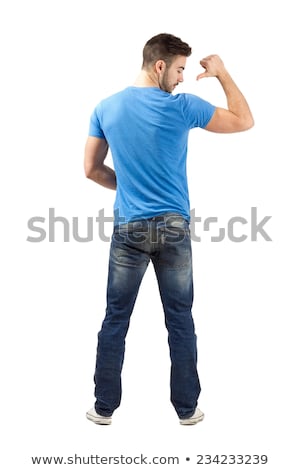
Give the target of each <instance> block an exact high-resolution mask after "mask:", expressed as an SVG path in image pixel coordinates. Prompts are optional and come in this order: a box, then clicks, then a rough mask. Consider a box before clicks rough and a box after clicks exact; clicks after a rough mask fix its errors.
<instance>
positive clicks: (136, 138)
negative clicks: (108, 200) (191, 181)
mask: <svg viewBox="0 0 300 470" xmlns="http://www.w3.org/2000/svg"><path fill="white" fill-rule="evenodd" d="M214 110H215V106H213V105H212V104H210V103H208V102H207V101H205V100H203V99H201V98H199V97H198V96H195V95H192V94H187V93H180V94H177V95H172V94H171V93H168V92H165V91H162V90H161V89H160V88H155V87H145V88H143V87H135V86H131V87H128V88H126V89H125V90H123V91H120V92H119V93H116V94H114V95H112V96H110V97H108V98H106V99H104V100H102V101H101V102H100V103H99V104H98V105H97V106H96V108H95V110H94V112H93V114H92V116H91V121H90V129H89V135H90V136H94V137H98V138H101V139H106V140H107V142H108V144H109V147H110V150H111V154H112V158H113V164H114V169H115V172H116V178H117V192H116V199H115V204H114V212H115V223H126V222H129V221H132V220H139V219H145V218H151V217H154V216H156V215H161V214H164V213H166V212H176V213H179V214H181V215H182V216H183V217H185V218H186V219H188V220H189V217H190V204H189V193H188V184H187V176H186V158H187V143H188V134H189V130H190V129H192V128H194V127H202V128H203V127H205V126H206V125H207V124H208V122H209V121H210V119H211V117H212V115H213V113H214Z"/></svg>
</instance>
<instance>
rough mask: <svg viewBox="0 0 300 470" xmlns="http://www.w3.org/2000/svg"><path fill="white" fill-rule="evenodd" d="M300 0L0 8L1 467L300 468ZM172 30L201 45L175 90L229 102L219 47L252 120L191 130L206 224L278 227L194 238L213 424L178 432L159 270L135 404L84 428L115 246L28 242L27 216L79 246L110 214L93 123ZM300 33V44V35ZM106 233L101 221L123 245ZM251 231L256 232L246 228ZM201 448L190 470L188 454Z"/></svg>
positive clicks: (129, 366)
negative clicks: (92, 156) (151, 46)
mask: <svg viewBox="0 0 300 470" xmlns="http://www.w3.org/2000/svg"><path fill="white" fill-rule="evenodd" d="M297 16H298V15H297V13H296V2H293V1H291V0H287V1H285V2H279V1H264V2H261V1H253V0H252V1H247V0H245V1H239V0H226V1H224V0H212V1H205V2H204V1H192V0H186V1H185V2H182V1H177V0H175V1H173V2H163V1H156V0H153V1H152V2H151V3H150V2H149V3H146V2H137V1H133V0H130V1H120V0H119V1H116V0H112V1H109V2H108V1H107V2H103V1H100V0H85V1H78V0H72V1H69V0H59V1H58V0H51V1H49V0H48V1H46V0H39V1H37V0H36V1H34V0H31V1H16V0H10V1H6V2H5V1H4V2H3V1H2V2H1V7H0V35H1V37H0V44H1V90H0V92H1V109H0V112H1V127H0V130H1V163H0V164H1V172H0V178H1V204H2V206H1V292H2V293H1V304H2V305H1V333H0V334H1V338H0V340H1V341H0V347H1V356H0V357H1V371H2V372H1V374H2V375H1V400H0V407H1V414H0V416H1V420H0V422H1V428H3V430H2V433H1V434H2V442H1V448H2V450H1V457H0V459H2V462H1V467H3V468H5V469H15V468H27V467H31V461H30V457H31V456H64V457H65V458H67V457H68V456H74V454H78V455H80V456H85V457H88V456H90V455H99V456H110V455H111V456H119V455H121V454H123V455H127V456H135V455H139V454H140V453H144V455H148V456H149V457H152V456H178V457H180V459H181V467H182V468H191V467H194V466H195V465H196V462H197V458H196V456H197V455H198V454H267V455H268V456H269V464H268V465H267V468H269V469H270V470H277V469H282V468H291V469H292V468H296V467H297V458H298V456H297V446H298V443H299V439H298V438H299V436H297V429H298V423H299V391H300V390H299V343H298V341H299V340H298V332H299V329H298V326H297V317H298V316H299V298H298V297H299V280H298V279H299V241H298V234H299V222H298V218H299V216H298V214H299V210H298V204H299V190H298V179H299V177H298V174H299V172H298V166H297V160H298V158H299V145H298V138H297V137H298V134H299V130H298V122H299V119H298V107H299V91H298V90H299V85H298V81H299V64H298V55H299V54H298V50H297V48H298V41H299V33H297V28H298V21H297ZM160 32H169V33H172V34H175V35H177V36H180V37H181V38H182V39H183V40H184V41H186V42H188V43H189V44H190V45H191V46H192V48H193V54H192V56H191V57H190V58H189V59H188V66H187V69H186V73H185V82H184V84H182V85H181V86H180V88H179V89H178V91H187V92H192V93H195V94H199V95H200V96H202V97H203V98H205V99H207V100H209V101H211V102H212V103H214V104H216V105H221V106H224V105H225V104H226V102H225V98H224V95H223V93H222V90H221V88H220V85H219V84H218V82H217V80H215V79H206V80H202V81H200V82H196V81H195V77H196V75H197V74H198V73H199V71H200V70H201V68H200V66H199V65H198V62H199V60H200V59H201V58H202V57H204V56H205V55H208V54H211V53H218V54H219V55H220V56H221V57H222V59H223V60H224V62H225V64H226V66H227V68H228V70H229V71H230V72H231V74H232V76H233V78H234V79H235V81H236V82H237V84H238V85H239V86H240V88H241V89H242V91H243V92H244V94H245V96H246V97H247V99H248V101H249V104H250V106H251V109H252V111H253V114H254V118H255V122H256V125H255V127H254V128H253V129H252V130H250V131H249V132H246V133H242V134H238V135H230V136H229V135H227V136H221V135H215V134H209V133H206V132H204V131H201V130H195V131H192V133H191V136H190V148H189V150H190V152H189V160H188V172H189V181H190V196H191V207H192V208H195V210H196V215H197V216H199V217H203V218H205V217H209V216H216V217H218V218H219V221H220V224H219V226H226V223H227V221H228V220H229V218H230V217H233V216H241V217H245V218H246V219H247V220H249V223H250V210H251V207H257V208H258V219H259V220H260V219H262V218H263V217H264V216H266V215H271V216H272V219H271V220H270V221H269V222H268V223H267V225H266V226H265V229H266V231H267V232H268V233H269V235H270V236H271V237H272V239H273V241H272V242H266V241H265V240H264V239H263V238H262V237H260V236H258V241H257V242H251V240H250V237H249V236H248V239H247V240H246V241H245V242H243V243H232V242H231V241H229V240H228V239H226V240H224V241H223V242H220V243H212V242H211V241H210V236H211V235H216V234H217V229H213V230H215V232H214V233H211V234H209V233H207V232H205V233H204V232H203V230H202V228H201V227H202V225H201V223H197V224H196V231H197V234H198V235H202V242H201V243H197V242H195V243H194V244H193V248H194V271H195V288H196V289H195V303H194V310H193V312H194V319H195V323H196V328H197V335H198V346H199V373H200V378H201V383H202V389H203V391H202V394H201V398H200V401H199V405H200V407H201V408H202V409H203V410H204V412H205V414H206V418H205V420H204V421H203V423H201V424H198V425H197V426H195V427H183V426H180V425H179V423H178V419H177V416H176V415H175V412H174V410H173V408H172V406H171V404H170V402H169V357H168V348H167V335H166V331H165V328H164V322H163V312H162V308H161V305H160V299H159V296H158V291H157V287H156V283H155V280H154V274H153V270H152V268H149V270H148V272H147V274H146V276H145V278H144V282H143V284H142V288H141V291H140V294H139V297H138V300H137V304H136V308H135V310H134V314H133V317H132V322H131V328H130V332H129V334H128V340H127V353H126V359H125V365H124V373H123V389H124V393H123V400H122V404H121V407H120V408H119V409H118V410H117V411H116V412H115V415H114V421H113V425H112V426H110V427H99V426H95V425H93V423H91V422H89V421H87V420H86V418H85V412H86V411H87V409H89V408H90V407H91V406H92V405H93V402H94V398H93V372H94V363H95V351H96V340H97V332H98V330H99V328H100V325H101V322H102V319H103V316H104V309H105V287H106V275H107V261H108V250H109V243H105V242H100V240H99V239H98V237H97V233H95V236H94V240H93V242H90V243H78V242H76V241H74V240H73V239H72V238H71V240H70V241H69V242H65V243H64V242H63V232H62V225H61V224H60V225H59V224H57V231H56V236H57V238H56V240H55V242H52V243H51V242H49V240H48V239H46V240H44V241H43V242H41V243H30V242H28V241H27V240H26V239H27V237H28V236H29V235H31V236H33V235H35V236H36V235H37V234H33V233H32V232H30V230H29V229H28V227H27V221H28V220H29V219H30V218H31V217H34V216H40V217H45V219H46V220H45V224H44V228H45V230H48V228H47V220H48V211H49V208H50V207H53V208H55V212H56V215H60V216H64V217H65V218H67V219H68V220H69V222H70V224H71V223H72V217H78V218H79V223H80V227H81V232H80V233H81V235H82V236H84V233H85V231H86V221H87V217H93V218H94V219H95V217H96V216H97V215H98V210H100V209H102V208H104V209H105V214H106V215H107V216H109V215H111V214H112V204H113V199H114V193H113V192H110V191H108V190H105V189H104V188H101V187H98V186H97V185H95V184H94V183H93V182H91V181H88V180H86V179H85V177H84V173H83V151H84V144H85V140H86V137H87V132H88V123H89V117H90V114H91V112H92V110H93V108H94V106H95V105H96V104H97V103H98V102H99V101H100V99H102V98H103V97H105V96H107V95H108V94H110V93H113V92H115V91H118V90H119V89H122V88H124V87H125V86H127V85H130V84H132V82H133V81H134V79H135V77H136V75H137V74H138V72H139V70H140V66H141V52H142V48H143V46H144V43H145V42H146V41H147V40H148V39H149V38H150V37H151V36H153V35H155V34H158V33H160ZM297 35H298V38H297ZM110 230H111V226H110V224H107V225H106V233H107V235H108V236H109V235H110ZM236 230H237V232H236V234H237V235H240V234H241V233H246V234H248V235H249V233H250V232H249V224H248V225H247V226H244V227H242V226H239V227H237V228H236ZM187 456H189V457H190V458H191V460H190V462H186V460H185V458H186V457H187Z"/></svg>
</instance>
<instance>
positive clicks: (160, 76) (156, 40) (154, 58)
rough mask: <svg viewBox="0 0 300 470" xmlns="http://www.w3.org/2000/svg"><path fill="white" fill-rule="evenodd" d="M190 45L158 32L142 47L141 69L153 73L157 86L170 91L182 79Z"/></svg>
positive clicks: (190, 50) (190, 51)
mask: <svg viewBox="0 0 300 470" xmlns="http://www.w3.org/2000/svg"><path fill="white" fill-rule="evenodd" d="M191 53H192V49H191V48H190V46H189V45H188V44H187V43H185V42H183V41H181V39H180V38H178V37H176V36H173V35H172V34H166V33H163V34H158V35H157V36H154V37H153V38H151V39H149V41H147V43H146V44H145V46H144V49H143V66H142V68H143V70H145V71H147V72H148V73H150V74H151V75H153V74H154V75H155V77H156V80H157V83H158V86H159V87H160V88H161V89H162V90H164V91H167V92H168V93H171V92H172V91H173V90H174V88H175V86H176V85H178V83H179V82H182V81H183V70H184V68H185V63H186V58H187V57H189V56H190V55H191Z"/></svg>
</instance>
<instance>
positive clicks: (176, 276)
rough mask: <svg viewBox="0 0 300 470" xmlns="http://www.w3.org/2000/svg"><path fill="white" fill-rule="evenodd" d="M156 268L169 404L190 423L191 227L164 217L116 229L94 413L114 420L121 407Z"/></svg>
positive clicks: (195, 391)
mask: <svg viewBox="0 0 300 470" xmlns="http://www.w3.org/2000/svg"><path fill="white" fill-rule="evenodd" d="M150 261H151V262H152V263H153V266H154V270H155V273H156V278H157V282H158V287H159V292H160V297H161V301H162V305H163V309H164V315H165V325H166V328H167V331H168V343H169V349H170V359H171V376H170V388H171V402H172V404H173V406H174V408H175V410H176V412H177V415H178V416H179V418H181V419H183V418H189V417H190V416H192V414H193V413H194V411H195V408H196V406H197V400H198V397H199V394H200V390H201V389H200V382H199V377H198V372H197V345H196V340H197V338H196V335H195V328H194V321H193V317H192V312H191V308H192V303H193V272H192V252H191V240H190V232H189V223H188V221H187V220H185V219H184V218H183V217H182V216H180V215H178V214H174V213H165V214H164V215H162V216H157V217H154V218H152V219H144V220H138V221H134V222H129V223H128V224H122V225H119V226H116V227H115V228H114V232H113V236H112V241H111V248H110V259H109V272H108V283H107V309H106V315H105V318H104V321H103V323H102V327H101V330H100V332H99V334H98V347H97V359H96V370H95V376H94V380H95V397H96V403H95V409H96V411H97V413H99V414H101V415H103V416H111V415H112V413H113V412H114V410H115V409H116V408H117V407H118V406H119V405H120V401H121V391H122V388H121V372H122V365H123V360H124V353H125V337H126V334H127V331H128V327H129V322H130V316H131V313H132V311H133V308H134V304H135V300H136V297H137V294H138V290H139V287H140V284H141V281H142V279H143V276H144V274H145V271H146V269H147V266H148V264H149V262H150Z"/></svg>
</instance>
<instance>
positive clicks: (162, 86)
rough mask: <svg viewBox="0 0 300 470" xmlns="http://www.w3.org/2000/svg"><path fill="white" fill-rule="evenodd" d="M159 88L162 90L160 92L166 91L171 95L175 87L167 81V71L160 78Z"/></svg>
mask: <svg viewBox="0 0 300 470" xmlns="http://www.w3.org/2000/svg"><path fill="white" fill-rule="evenodd" d="M158 84H159V88H160V89H161V90H162V91H166V92H167V93H172V91H173V90H174V88H175V86H176V85H177V84H176V85H175V84H174V85H172V84H171V83H170V81H169V74H168V70H166V71H165V72H164V74H163V75H162V77H161V78H160V80H159V82H158Z"/></svg>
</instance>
